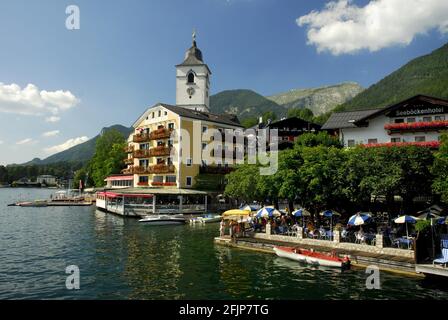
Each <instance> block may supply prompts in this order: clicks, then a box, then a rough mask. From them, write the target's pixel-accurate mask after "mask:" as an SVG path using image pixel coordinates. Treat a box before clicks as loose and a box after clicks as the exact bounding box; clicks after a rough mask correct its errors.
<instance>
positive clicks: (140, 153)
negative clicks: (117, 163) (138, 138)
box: [133, 149, 150, 158]
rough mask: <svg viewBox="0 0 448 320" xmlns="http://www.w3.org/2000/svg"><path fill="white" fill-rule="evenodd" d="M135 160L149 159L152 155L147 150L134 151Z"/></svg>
mask: <svg viewBox="0 0 448 320" xmlns="http://www.w3.org/2000/svg"><path fill="white" fill-rule="evenodd" d="M133 155H134V158H149V156H150V153H149V150H146V149H140V150H135V151H134V154H133Z"/></svg>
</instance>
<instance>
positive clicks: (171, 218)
mask: <svg viewBox="0 0 448 320" xmlns="http://www.w3.org/2000/svg"><path fill="white" fill-rule="evenodd" d="M138 222H140V223H144V224H147V225H153V226H165V225H180V224H185V223H186V220H185V217H184V216H179V215H148V216H146V217H144V218H143V219H140V220H138Z"/></svg>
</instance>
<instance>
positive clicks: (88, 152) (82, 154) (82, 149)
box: [24, 125, 132, 165]
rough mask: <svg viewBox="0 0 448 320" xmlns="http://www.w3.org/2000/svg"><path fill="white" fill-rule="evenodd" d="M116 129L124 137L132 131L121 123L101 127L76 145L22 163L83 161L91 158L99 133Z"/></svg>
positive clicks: (39, 163)
mask: <svg viewBox="0 0 448 320" xmlns="http://www.w3.org/2000/svg"><path fill="white" fill-rule="evenodd" d="M112 129H115V130H118V131H119V132H121V133H122V134H123V136H124V137H126V138H127V137H128V136H129V134H130V133H131V132H132V128H127V127H124V126H122V125H113V126H111V127H107V128H103V129H102V130H101V132H100V134H98V135H97V136H95V137H94V138H92V139H90V140H88V141H86V142H84V143H81V144H78V145H77V146H74V147H72V148H70V149H67V150H64V151H62V152H59V153H56V154H54V155H52V156H49V157H48V158H45V159H43V160H41V159H39V158H35V159H33V160H31V161H29V162H27V163H24V165H30V164H36V165H44V164H51V163H58V162H85V161H88V160H90V159H91V158H92V156H93V154H94V152H95V144H96V141H97V140H98V138H99V137H100V135H101V134H102V133H103V132H105V131H107V130H112Z"/></svg>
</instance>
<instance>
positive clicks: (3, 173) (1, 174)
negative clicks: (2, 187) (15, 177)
mask: <svg viewBox="0 0 448 320" xmlns="http://www.w3.org/2000/svg"><path fill="white" fill-rule="evenodd" d="M8 181H9V176H8V169H6V167H5V166H0V184H3V183H7V182H8Z"/></svg>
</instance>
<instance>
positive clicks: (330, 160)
mask: <svg viewBox="0 0 448 320" xmlns="http://www.w3.org/2000/svg"><path fill="white" fill-rule="evenodd" d="M300 152H301V157H302V159H303V163H302V165H301V166H300V168H299V169H298V171H299V173H298V174H299V176H300V183H301V186H302V187H301V188H299V189H298V190H299V191H300V194H299V198H300V199H301V202H302V205H303V206H305V207H306V208H309V209H310V210H311V211H312V212H314V213H317V212H319V211H320V210H322V209H325V208H328V209H330V208H340V207H342V205H343V204H344V203H345V202H346V201H344V200H345V197H344V192H343V184H344V177H343V176H342V175H341V170H340V168H341V167H342V166H343V164H344V162H345V160H346V154H345V151H344V150H342V149H340V148H337V147H334V146H331V147H326V146H322V145H320V146H317V147H302V148H301V149H300Z"/></svg>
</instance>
